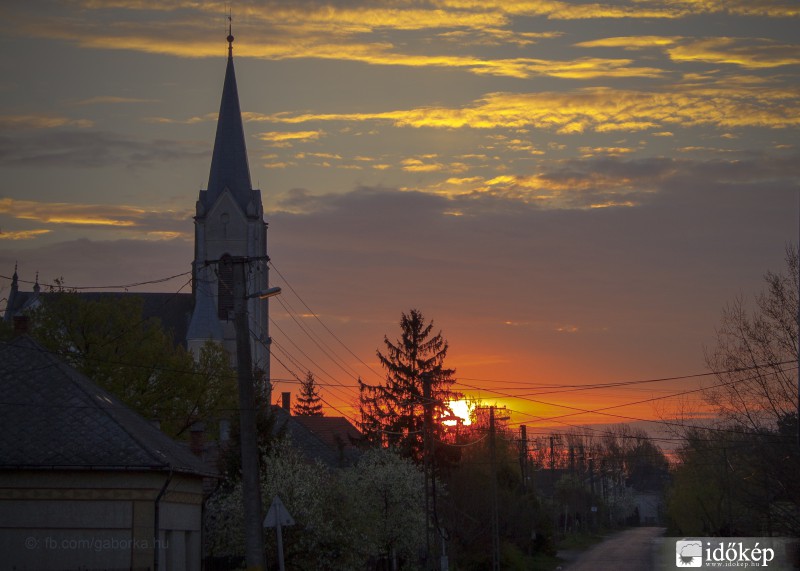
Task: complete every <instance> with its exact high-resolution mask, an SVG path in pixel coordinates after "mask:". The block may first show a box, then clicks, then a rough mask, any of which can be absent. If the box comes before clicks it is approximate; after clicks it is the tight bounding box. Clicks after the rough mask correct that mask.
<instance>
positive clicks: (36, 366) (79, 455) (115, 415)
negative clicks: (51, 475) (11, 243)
mask: <svg viewBox="0 0 800 571" xmlns="http://www.w3.org/2000/svg"><path fill="white" fill-rule="evenodd" d="M0 469H53V470H55V469H92V470H173V471H176V472H182V473H187V474H194V475H199V476H214V475H216V474H215V473H214V472H213V471H212V470H210V469H209V468H208V467H207V466H205V465H204V464H203V463H202V462H201V461H200V460H199V459H198V458H196V457H195V456H194V455H192V454H191V452H189V451H187V450H185V449H184V448H182V447H181V446H180V445H179V444H178V443H177V442H175V441H174V440H172V439H171V438H169V437H168V436H167V435H165V434H164V433H163V432H161V431H160V430H158V429H157V428H156V427H155V426H153V425H152V424H151V423H150V422H148V421H147V420H145V419H144V418H142V417H141V416H139V415H138V414H137V413H136V412H134V411H133V410H131V409H130V408H128V407H127V406H126V405H124V404H123V403H122V402H121V401H119V400H118V399H117V398H116V397H114V396H113V395H111V394H110V393H109V392H107V391H105V390H103V389H102V388H100V387H98V386H97V385H95V384H94V383H93V382H92V381H90V380H89V379H88V378H87V377H85V376H84V375H82V374H81V373H79V372H78V371H76V370H75V369H73V368H72V367H70V366H69V365H67V364H66V363H64V362H63V361H61V360H60V359H59V358H58V357H56V356H55V355H53V354H51V353H50V352H48V351H47V350H46V349H45V348H43V347H42V346H41V345H39V344H38V343H36V342H35V341H33V340H32V339H31V338H29V337H27V336H20V337H16V338H15V339H13V340H12V341H10V342H7V343H0Z"/></svg>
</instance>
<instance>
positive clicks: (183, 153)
mask: <svg viewBox="0 0 800 571" xmlns="http://www.w3.org/2000/svg"><path fill="white" fill-rule="evenodd" d="M208 156H209V148H208V144H207V143H202V144H201V143H193V142H188V141H177V140H166V139H156V140H138V139H133V138H129V137H125V136H122V135H118V134H116V133H111V132H105V131H86V130H81V131H77V130H75V131H71V130H63V131H62V130H59V131H43V132H42V131H40V132H36V133H34V134H28V135H23V136H9V135H0V165H3V166H15V167H40V166H42V167H51V166H58V167H64V166H66V167H74V168H81V167H90V168H95V167H105V166H109V165H125V166H129V167H139V166H147V165H151V164H155V163H163V162H168V161H175V160H185V159H196V158H201V159H207V158H208Z"/></svg>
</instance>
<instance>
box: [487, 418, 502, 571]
mask: <svg viewBox="0 0 800 571" xmlns="http://www.w3.org/2000/svg"><path fill="white" fill-rule="evenodd" d="M495 432H496V430H495V426H494V407H493V406H490V407H489V461H490V462H491V465H492V478H491V486H492V571H500V522H499V519H498V514H497V511H498V506H497V503H498V501H497V450H496V443H495Z"/></svg>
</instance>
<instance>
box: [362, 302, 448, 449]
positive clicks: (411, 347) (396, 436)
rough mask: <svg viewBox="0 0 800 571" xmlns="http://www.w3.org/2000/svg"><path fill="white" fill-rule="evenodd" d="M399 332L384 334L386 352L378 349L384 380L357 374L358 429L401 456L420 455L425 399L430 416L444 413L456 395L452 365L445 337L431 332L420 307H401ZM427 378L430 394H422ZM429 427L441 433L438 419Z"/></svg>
mask: <svg viewBox="0 0 800 571" xmlns="http://www.w3.org/2000/svg"><path fill="white" fill-rule="evenodd" d="M400 332H401V334H400V338H399V339H397V341H395V342H392V341H390V340H389V338H388V337H386V336H384V339H383V342H384V344H385V345H386V350H385V353H382V352H381V351H380V350H378V351H377V354H378V359H379V360H380V363H381V365H382V366H383V368H384V369H385V371H386V382H385V384H380V385H369V384H367V383H365V382H363V381H362V380H361V379H359V380H358V384H359V393H360V394H359V399H360V407H359V408H360V412H361V431H362V432H363V433H364V435H365V436H366V438H367V439H368V440H369V441H371V442H373V443H376V444H380V445H385V446H390V447H393V448H397V449H398V450H399V451H400V453H401V454H403V455H404V456H407V457H410V458H413V459H414V460H415V461H420V460H421V459H422V457H423V450H424V437H423V429H424V417H425V405H426V404H427V403H430V404H432V407H433V411H432V412H433V414H432V416H433V418H434V419H438V418H441V417H442V416H444V415H445V414H447V409H446V405H447V402H448V401H450V400H452V399H453V398H454V397H455V396H456V395H455V394H454V393H453V392H452V391H451V390H450V387H451V385H452V383H453V382H454V380H455V379H454V378H453V375H454V374H455V370H454V369H448V368H446V367H445V365H444V360H445V357H446V356H447V349H448V344H447V341H446V340H445V339H444V337H442V333H441V331H440V332H439V333H437V334H435V335H434V334H433V321H431V322H430V323H426V322H425V318H424V316H423V315H422V312H421V311H419V310H417V309H412V310H410V311H409V313H408V314H406V313H403V314H402V317H401V319H400ZM426 382H429V383H430V397H429V398H426V396H425V384H426ZM432 430H433V435H434V437H435V438H437V439H440V438H441V433H442V426H441V423H440V422H436V421H434V423H433V427H432Z"/></svg>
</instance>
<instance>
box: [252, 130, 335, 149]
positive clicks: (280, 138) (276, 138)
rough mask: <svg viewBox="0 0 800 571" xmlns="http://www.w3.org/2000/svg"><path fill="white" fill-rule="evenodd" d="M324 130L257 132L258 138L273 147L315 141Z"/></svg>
mask: <svg viewBox="0 0 800 571" xmlns="http://www.w3.org/2000/svg"><path fill="white" fill-rule="evenodd" d="M324 134H325V132H324V131H268V132H265V133H259V134H258V138H259V139H261V140H262V141H264V142H266V143H268V144H269V145H271V146H273V147H289V146H291V145H292V144H293V143H296V142H301V143H305V142H308V141H317V140H319V138H320V137H321V136H322V135H324Z"/></svg>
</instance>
